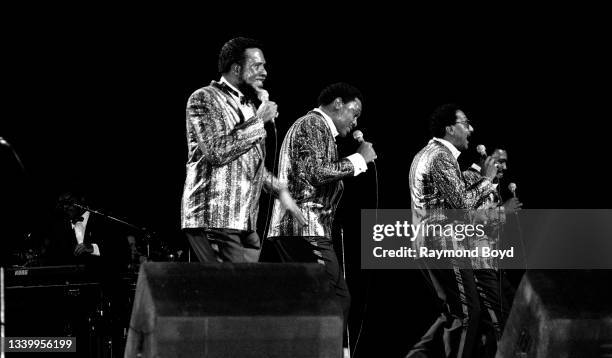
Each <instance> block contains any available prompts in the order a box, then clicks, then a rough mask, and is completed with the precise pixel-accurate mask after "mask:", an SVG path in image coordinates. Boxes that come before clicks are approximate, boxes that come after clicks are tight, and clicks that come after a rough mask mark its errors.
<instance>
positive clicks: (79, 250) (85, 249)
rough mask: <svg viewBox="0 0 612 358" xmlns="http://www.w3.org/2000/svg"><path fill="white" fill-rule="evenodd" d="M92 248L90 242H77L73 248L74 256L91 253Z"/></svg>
mask: <svg viewBox="0 0 612 358" xmlns="http://www.w3.org/2000/svg"><path fill="white" fill-rule="evenodd" d="M93 252H94V249H93V245H92V244H78V245H77V246H76V247H75V248H74V256H82V255H91V254H93Z"/></svg>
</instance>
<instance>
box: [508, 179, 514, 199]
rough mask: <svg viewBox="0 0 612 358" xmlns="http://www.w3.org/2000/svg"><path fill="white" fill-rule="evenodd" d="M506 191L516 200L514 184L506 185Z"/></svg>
mask: <svg viewBox="0 0 612 358" xmlns="http://www.w3.org/2000/svg"><path fill="white" fill-rule="evenodd" d="M508 190H510V192H511V193H512V196H513V197H515V198H516V183H510V184H508Z"/></svg>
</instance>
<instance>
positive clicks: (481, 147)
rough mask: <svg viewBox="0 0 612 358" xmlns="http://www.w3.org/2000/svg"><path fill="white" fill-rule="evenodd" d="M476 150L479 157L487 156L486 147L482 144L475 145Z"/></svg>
mask: <svg viewBox="0 0 612 358" xmlns="http://www.w3.org/2000/svg"><path fill="white" fill-rule="evenodd" d="M476 151H477V152H478V154H480V156H481V157H483V158H486V157H487V148H486V147H485V146H484V145H482V144H478V145H477V146H476Z"/></svg>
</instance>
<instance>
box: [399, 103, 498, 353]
mask: <svg viewBox="0 0 612 358" xmlns="http://www.w3.org/2000/svg"><path fill="white" fill-rule="evenodd" d="M430 130H431V133H432V135H433V138H432V139H431V140H430V141H429V143H428V144H427V145H426V146H425V147H424V148H423V149H422V150H421V151H420V152H418V153H417V154H416V155H415V157H414V159H413V161H412V165H411V167H410V176H409V181H410V195H411V208H412V212H413V225H416V224H419V223H420V222H424V221H426V222H429V223H434V222H435V223H440V222H439V221H440V220H446V219H445V218H444V215H440V213H441V212H443V210H445V209H474V208H475V207H476V205H477V204H478V203H479V202H480V201H481V200H483V199H484V198H486V197H488V196H489V194H491V193H492V192H493V191H494V188H493V185H492V180H493V178H495V176H496V175H497V168H496V166H495V163H494V161H493V160H492V158H487V159H486V160H485V162H484V166H483V169H482V172H483V175H482V177H481V178H480V179H479V180H478V181H476V182H474V183H471V185H470V184H468V183H466V182H465V179H464V178H463V175H462V173H461V171H460V169H459V163H458V162H457V158H458V157H459V155H460V154H461V151H465V150H467V148H468V144H469V140H468V139H469V137H470V135H471V134H472V132H473V131H474V128H473V127H472V125H471V123H470V121H469V120H468V118H467V116H466V115H465V113H464V112H463V111H462V110H461V109H460V108H459V107H458V106H457V105H454V104H446V105H443V106H441V107H439V108H437V109H436V110H435V111H434V113H433V114H432V116H431V121H430ZM442 223H443V222H442ZM414 244H415V247H414V248H416V249H419V247H421V246H423V245H425V246H426V247H428V248H431V247H434V248H449V247H452V248H456V247H455V245H459V244H463V243H460V242H458V241H456V240H452V239H450V240H446V239H445V238H444V237H436V236H435V235H434V236H429V237H422V238H417V239H416V240H415V241H414ZM421 265H422V266H423V270H424V276H425V277H426V278H427V280H428V281H429V283H430V285H431V287H433V288H434V289H435V291H436V294H437V296H438V303H439V304H440V305H439V308H440V312H441V314H440V316H439V317H438V319H437V320H436V321H435V322H434V324H433V325H432V326H431V328H430V329H429V330H428V331H427V333H425V335H424V336H423V337H422V338H421V340H420V341H419V342H418V343H417V344H416V345H415V346H414V347H413V348H412V350H411V351H410V352H409V353H408V355H407V357H412V358H414V357H428V356H431V355H433V354H434V352H435V351H437V350H439V349H440V346H443V347H444V350H445V356H446V357H480V356H488V355H486V354H485V353H484V352H483V350H486V348H488V347H483V346H482V345H481V343H480V342H481V340H480V333H481V331H480V329H481V328H483V327H487V326H490V323H489V321H487V320H485V319H484V315H485V312H484V310H483V309H481V300H480V297H479V294H478V290H477V286H476V282H475V281H476V280H475V276H474V273H473V270H472V268H471V262H470V259H452V260H450V259H448V260H439V261H438V262H421ZM442 331H444V334H443V335H442ZM442 336H443V339H444V344H442V342H441V341H439V338H440V337H442ZM436 345H437V347H435V346H436ZM493 353H494V351H493Z"/></svg>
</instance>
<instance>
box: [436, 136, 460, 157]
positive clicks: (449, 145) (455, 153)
mask: <svg viewBox="0 0 612 358" xmlns="http://www.w3.org/2000/svg"><path fill="white" fill-rule="evenodd" d="M431 141H436V142H438V143H440V144H442V145H443V146H445V147H446V148H448V150H450V151H451V153H452V154H453V157H455V159H457V158H459V155H460V154H461V152H460V151H459V149H457V148H456V147H455V146H454V145H453V143H451V142H449V141H447V140H446V139H442V138H436V137H434V138H432V139H431V140H430V141H429V143H431Z"/></svg>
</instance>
